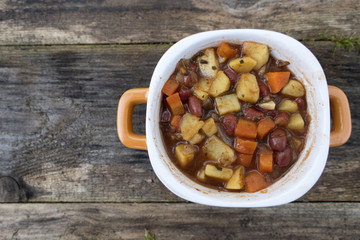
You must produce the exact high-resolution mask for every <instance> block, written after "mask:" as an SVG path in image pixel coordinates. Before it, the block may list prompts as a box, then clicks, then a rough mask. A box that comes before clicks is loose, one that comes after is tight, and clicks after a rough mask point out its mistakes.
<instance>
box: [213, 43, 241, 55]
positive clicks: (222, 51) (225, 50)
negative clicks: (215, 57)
mask: <svg viewBox="0 0 360 240" xmlns="http://www.w3.org/2000/svg"><path fill="white" fill-rule="evenodd" d="M216 52H217V54H219V56H220V57H223V58H233V57H235V55H236V53H237V51H236V49H235V48H234V47H232V46H231V45H230V44H228V43H227V42H221V43H220V45H219V47H218V48H217V51H216Z"/></svg>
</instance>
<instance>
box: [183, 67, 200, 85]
mask: <svg viewBox="0 0 360 240" xmlns="http://www.w3.org/2000/svg"><path fill="white" fill-rule="evenodd" d="M197 81H198V77H197V74H196V73H195V72H191V71H190V72H189V73H187V74H186V75H184V85H185V86H186V87H188V88H191V87H192V86H194V85H195V83H196V82H197Z"/></svg>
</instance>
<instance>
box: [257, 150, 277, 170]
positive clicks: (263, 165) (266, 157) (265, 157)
mask: <svg viewBox="0 0 360 240" xmlns="http://www.w3.org/2000/svg"><path fill="white" fill-rule="evenodd" d="M258 163H259V165H258V166H259V170H260V172H272V171H273V165H274V164H273V153H272V151H271V152H270V153H269V150H268V151H267V152H259V162H258Z"/></svg>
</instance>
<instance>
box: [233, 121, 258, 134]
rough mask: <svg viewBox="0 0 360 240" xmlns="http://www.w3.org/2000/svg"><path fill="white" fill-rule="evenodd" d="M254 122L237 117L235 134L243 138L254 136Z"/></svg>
mask: <svg viewBox="0 0 360 240" xmlns="http://www.w3.org/2000/svg"><path fill="white" fill-rule="evenodd" d="M256 134H257V132H256V123H254V122H251V121H249V120H245V119H241V118H240V119H239V120H238V121H237V124H236V128H235V136H237V137H244V138H256Z"/></svg>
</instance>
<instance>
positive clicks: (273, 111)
mask: <svg viewBox="0 0 360 240" xmlns="http://www.w3.org/2000/svg"><path fill="white" fill-rule="evenodd" d="M263 111H264V112H265V113H267V115H269V116H270V117H272V118H275V117H276V116H277V115H278V114H279V110H277V109H274V110H267V109H263Z"/></svg>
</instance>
